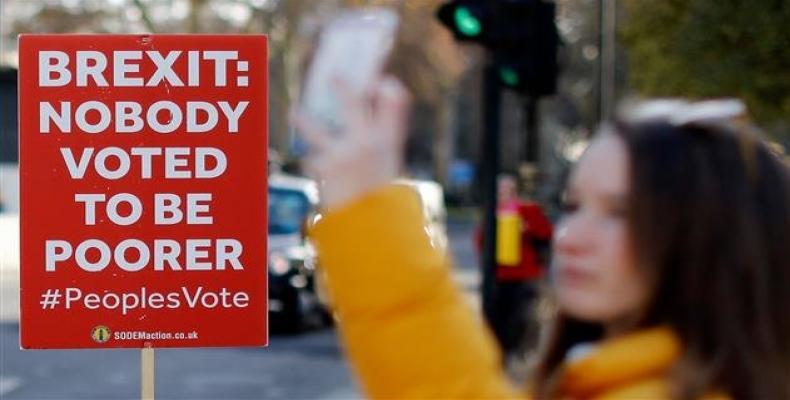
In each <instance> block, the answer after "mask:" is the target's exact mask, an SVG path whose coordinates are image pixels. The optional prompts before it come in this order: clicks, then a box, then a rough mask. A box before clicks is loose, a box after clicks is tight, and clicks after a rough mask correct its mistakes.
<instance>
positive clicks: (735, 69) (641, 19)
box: [620, 0, 790, 143]
mask: <svg viewBox="0 0 790 400" xmlns="http://www.w3.org/2000/svg"><path fill="white" fill-rule="evenodd" d="M622 4H623V7H624V10H623V14H624V18H623V23H622V24H621V26H620V27H621V30H620V34H621V38H622V43H623V45H624V46H625V48H626V49H627V58H628V67H629V68H628V76H629V79H628V81H629V83H630V85H631V87H632V89H633V90H635V91H637V92H639V93H640V94H643V95H645V96H684V97H696V98H702V97H721V96H737V97H740V98H742V99H744V100H745V101H746V102H747V103H748V105H749V109H750V111H751V112H752V114H753V116H754V118H755V119H756V120H757V121H759V122H760V123H761V124H762V125H763V126H765V127H766V128H767V129H768V130H769V131H770V132H771V133H772V134H773V135H774V137H776V139H778V140H782V141H784V142H785V143H787V141H788V128H790V125H788V119H789V118H790V29H789V28H790V2H788V1H786V0H751V1H746V0H728V1H716V0H662V1H657V0H624V1H623V2H622Z"/></svg>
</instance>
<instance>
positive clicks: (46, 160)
mask: <svg viewBox="0 0 790 400" xmlns="http://www.w3.org/2000/svg"><path fill="white" fill-rule="evenodd" d="M266 93H267V41H266V37H265V36H260V35H250V36H245V35H228V36H225V35H22V36H20V38H19V121H20V123H19V134H20V178H21V179H20V180H21V182H20V186H21V211H20V220H21V286H22V288H21V305H22V306H21V308H22V309H21V317H20V320H21V324H20V331H21V333H20V338H21V339H20V340H21V346H22V347H23V348H25V349H34V348H35V349H47V348H113V347H132V348H140V347H145V346H152V347H203V346H261V345H266V343H267V340H268V338H267V321H266V318H267V304H266V302H267V294H266V287H267V286H266V278H267V273H266V230H267V223H266V221H267V216H266V211H267V203H266V201H267V199H266V190H267V189H266V188H267V184H266V177H267V172H266V165H267V160H266V155H267V94H266Z"/></svg>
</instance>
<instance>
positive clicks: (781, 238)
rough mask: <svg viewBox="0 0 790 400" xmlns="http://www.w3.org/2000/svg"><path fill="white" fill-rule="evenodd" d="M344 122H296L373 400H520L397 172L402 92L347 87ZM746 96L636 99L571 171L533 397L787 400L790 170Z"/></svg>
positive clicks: (355, 356)
mask: <svg viewBox="0 0 790 400" xmlns="http://www.w3.org/2000/svg"><path fill="white" fill-rule="evenodd" d="M345 96H346V99H345V103H346V104H345V105H346V107H345V109H346V110H347V115H346V118H345V121H346V129H345V131H344V132H343V133H342V134H340V135H337V134H328V133H326V132H323V131H322V130H321V128H320V127H317V126H316V125H315V124H314V123H312V122H311V121H310V120H309V119H308V118H306V117H304V116H300V117H297V118H296V122H297V125H298V126H299V128H300V129H301V131H302V133H303V134H304V135H305V137H306V139H307V140H308V141H309V142H310V143H311V145H312V155H311V156H310V158H309V159H308V162H307V167H308V170H309V171H310V173H311V174H313V176H315V177H316V178H318V179H319V180H320V181H321V182H322V184H323V187H322V194H323V201H324V207H325V208H326V210H327V212H326V213H325V217H324V219H323V220H322V221H321V222H320V223H319V225H318V226H317V227H316V228H315V230H314V232H313V236H314V238H315V239H316V242H317V246H318V250H319V252H320V256H321V259H322V263H323V266H324V268H325V269H326V272H327V273H328V277H329V287H330V291H331V293H332V295H333V296H334V301H335V304H336V306H337V311H338V313H339V315H340V319H341V323H340V326H341V331H342V334H343V338H344V341H345V343H346V345H347V348H348V353H349V356H350V359H351V361H352V364H353V365H354V367H355V369H356V371H357V373H358V376H359V377H360V378H361V383H362V386H363V388H364V390H365V391H366V394H367V395H369V396H371V397H376V398H513V397H520V393H519V392H518V391H516V390H515V389H514V388H512V387H511V386H510V385H509V383H508V381H507V379H506V377H505V375H504V373H503V371H501V369H500V366H499V363H498V357H499V355H498V353H497V352H496V350H495V346H494V342H493V341H492V339H491V336H490V334H489V333H488V332H487V331H486V330H484V329H482V327H481V324H480V322H479V321H478V320H476V318H475V316H474V315H473V314H472V313H471V311H470V310H469V309H468V307H467V306H466V305H465V304H464V303H463V301H462V297H461V294H459V291H458V290H457V289H456V288H455V287H454V285H453V284H452V283H451V280H450V277H449V269H448V267H447V264H448V262H447V260H446V259H445V257H444V255H442V254H440V253H438V252H437V251H436V250H434V249H433V248H431V246H430V243H429V240H428V239H427V237H426V235H425V233H424V230H423V228H422V221H421V213H420V207H419V204H418V201H417V199H416V196H414V195H413V193H412V192H410V191H409V190H408V189H406V188H402V187H397V186H392V185H389V184H388V182H389V181H390V180H391V179H392V178H394V177H396V176H397V174H398V172H399V170H400V167H401V162H402V155H401V149H402V147H403V142H404V138H405V130H406V129H405V127H406V119H407V109H408V95H407V93H406V91H405V90H404V89H403V88H402V87H401V86H400V84H399V83H398V82H397V81H396V80H394V79H391V78H387V79H384V80H382V81H381V82H380V83H379V84H378V85H377V86H376V87H374V88H372V89H370V90H369V91H368V92H367V93H361V94H360V93H358V94H355V93H350V92H348V91H346V95H345ZM744 114H745V110H744V107H743V106H742V104H741V103H740V102H738V101H716V102H703V103H685V102H679V101H674V102H673V101H659V102H650V103H645V104H642V105H639V106H637V107H635V108H632V109H631V110H626V111H624V112H623V113H621V114H620V117H618V118H616V119H615V120H614V121H613V122H612V123H609V124H606V125H604V127H603V128H602V129H601V132H600V133H599V134H598V135H597V136H596V138H595V139H594V140H593V141H592V143H591V145H590V147H589V148H588V150H587V152H586V153H585V155H584V157H583V158H582V159H581V160H580V161H579V163H578V165H577V166H576V169H575V171H574V172H573V174H572V177H571V179H570V183H569V188H568V193H567V202H568V206H567V212H566V215H565V217H564V218H563V219H562V220H561V221H560V223H559V225H558V227H557V231H556V236H555V244H554V252H555V254H554V259H555V262H556V268H555V269H554V274H555V276H554V279H553V281H554V285H553V286H554V287H553V291H554V297H555V300H556V304H557V313H556V316H555V321H554V327H553V330H552V333H551V334H550V335H549V338H548V340H547V341H546V345H545V347H544V352H543V357H542V359H541V360H540V363H539V367H538V370H537V373H536V376H535V378H534V381H533V382H531V384H530V389H529V396H531V397H536V398H546V399H547V398H573V399H587V398H650V399H653V398H680V399H694V398H748V399H786V398H790V383H788V382H790V317H789V316H790V311H789V310H790V265H788V260H790V253H789V251H790V250H789V249H788V247H787V246H786V242H787V238H788V237H790V231H789V230H790V209H789V208H790V205H789V204H790V193H789V192H790V189H789V188H790V183H789V182H788V169H787V166H785V165H782V164H781V163H780V162H779V161H778V160H777V159H776V158H775V157H773V156H772V155H771V154H770V152H769V151H768V150H767V149H766V147H765V145H764V144H763V143H762V142H761V141H760V140H759V138H758V137H757V136H756V132H755V131H754V129H753V128H752V127H751V126H750V125H749V124H747V123H746V121H745V120H744Z"/></svg>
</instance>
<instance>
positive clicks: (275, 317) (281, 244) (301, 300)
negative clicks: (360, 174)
mask: <svg viewBox="0 0 790 400" xmlns="http://www.w3.org/2000/svg"><path fill="white" fill-rule="evenodd" d="M317 204H318V188H317V186H316V184H315V182H313V181H312V180H310V179H306V178H302V177H297V176H293V175H286V174H281V173H275V174H272V175H270V176H269V228H268V232H269V235H268V264H269V265H268V270H269V274H268V276H269V323H270V326H271V328H272V330H282V331H291V332H293V331H300V330H303V329H306V328H313V327H319V326H321V325H323V324H325V323H326V322H327V321H329V320H330V318H329V317H328V314H327V312H326V310H325V308H324V306H323V304H322V303H321V301H319V299H318V296H317V295H316V291H315V267H316V262H315V260H316V254H315V249H314V248H313V246H312V245H310V243H309V242H308V241H307V240H306V237H305V236H306V235H305V228H306V221H307V219H308V218H310V216H311V215H312V214H314V213H315V212H316V206H317Z"/></svg>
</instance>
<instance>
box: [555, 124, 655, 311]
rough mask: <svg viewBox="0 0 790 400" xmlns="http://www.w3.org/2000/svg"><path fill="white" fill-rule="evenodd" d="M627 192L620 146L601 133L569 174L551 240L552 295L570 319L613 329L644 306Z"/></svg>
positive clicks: (624, 154)
mask: <svg viewBox="0 0 790 400" xmlns="http://www.w3.org/2000/svg"><path fill="white" fill-rule="evenodd" d="M628 190H629V188H628V154H627V152H626V148H625V143H623V141H622V139H620V138H618V137H617V136H615V135H614V134H611V133H605V132H602V133H601V134H600V135H599V136H598V137H597V138H596V139H595V140H594V141H593V142H592V144H591V145H590V147H589V148H588V149H587V151H586V152H585V154H584V156H583V157H582V159H581V160H580V161H579V164H578V165H577V167H576V170H575V171H574V172H573V174H572V175H571V178H570V182H569V186H568V192H567V211H566V214H565V216H564V217H563V219H562V220H561V221H560V223H559V226H558V229H557V234H556V236H555V243H554V253H555V254H554V256H555V258H554V259H555V261H556V271H555V272H556V276H555V289H556V295H557V298H558V301H559V306H560V309H561V310H562V311H563V312H565V313H566V314H568V315H570V316H571V317H573V318H576V319H579V320H582V321H586V322H596V323H602V324H604V326H612V325H617V324H620V323H622V322H623V321H629V320H630V318H631V317H633V316H634V315H636V314H637V313H638V312H639V311H640V310H642V309H643V308H644V307H645V305H646V302H647V289H646V282H645V280H644V279H642V278H641V276H640V275H639V274H638V273H637V270H636V267H635V265H634V261H633V256H632V254H631V245H630V241H629V234H628V229H627V221H626V211H627V210H626V207H627V205H628V203H627V196H628Z"/></svg>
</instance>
